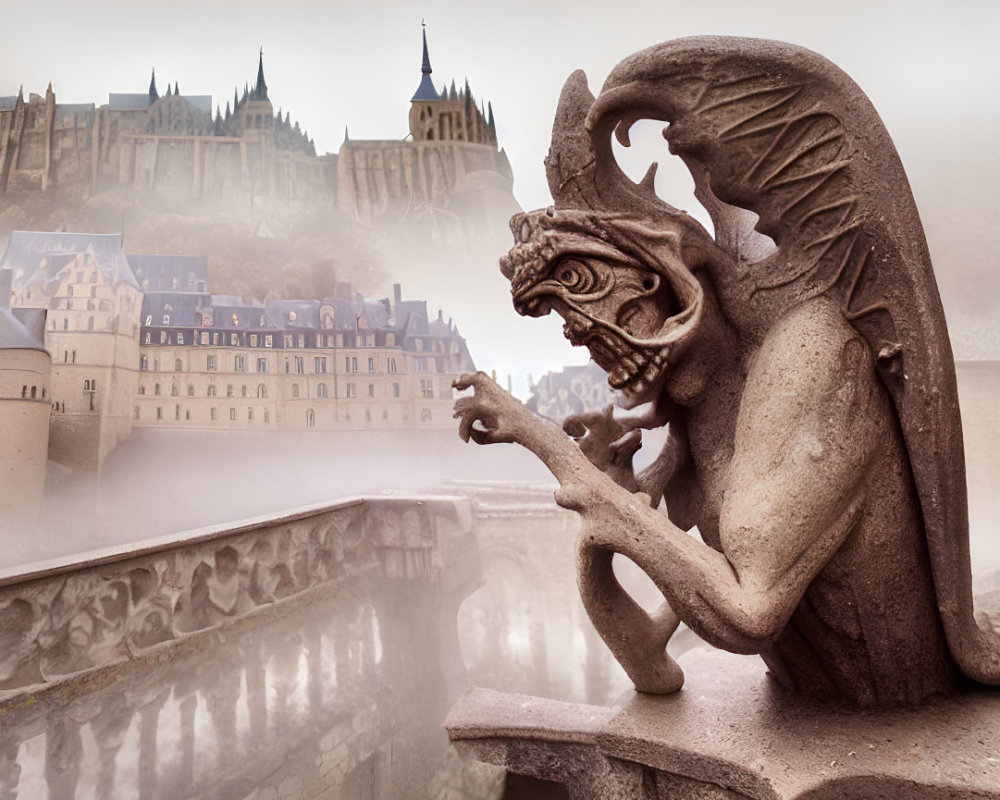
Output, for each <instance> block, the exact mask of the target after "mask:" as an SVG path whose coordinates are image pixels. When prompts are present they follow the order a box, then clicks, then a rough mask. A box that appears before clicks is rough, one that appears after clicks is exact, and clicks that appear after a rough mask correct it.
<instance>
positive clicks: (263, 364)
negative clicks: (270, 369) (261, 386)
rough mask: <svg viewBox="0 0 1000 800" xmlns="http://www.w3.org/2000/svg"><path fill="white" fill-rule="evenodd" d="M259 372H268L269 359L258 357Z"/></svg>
mask: <svg viewBox="0 0 1000 800" xmlns="http://www.w3.org/2000/svg"><path fill="white" fill-rule="evenodd" d="M257 372H267V359H266V358H258V359H257Z"/></svg>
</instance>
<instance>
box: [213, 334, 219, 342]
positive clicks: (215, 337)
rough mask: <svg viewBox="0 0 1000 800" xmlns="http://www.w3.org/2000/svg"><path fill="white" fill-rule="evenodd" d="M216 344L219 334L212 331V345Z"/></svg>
mask: <svg viewBox="0 0 1000 800" xmlns="http://www.w3.org/2000/svg"><path fill="white" fill-rule="evenodd" d="M218 343H219V334H218V332H217V331H213V332H212V344H218Z"/></svg>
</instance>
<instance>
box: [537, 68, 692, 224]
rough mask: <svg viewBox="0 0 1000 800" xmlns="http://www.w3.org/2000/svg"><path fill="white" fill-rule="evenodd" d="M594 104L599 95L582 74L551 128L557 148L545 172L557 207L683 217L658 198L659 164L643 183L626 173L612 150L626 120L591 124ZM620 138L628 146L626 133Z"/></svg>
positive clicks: (570, 81) (573, 78) (568, 86)
mask: <svg viewBox="0 0 1000 800" xmlns="http://www.w3.org/2000/svg"><path fill="white" fill-rule="evenodd" d="M593 105H594V95H593V94H591V92H590V89H589V88H588V87H587V76H586V75H585V74H584V72H583V71H582V70H577V71H576V72H574V73H573V74H572V75H570V76H569V78H567V79H566V83H565V84H563V88H562V93H561V94H560V96H559V106H558V108H557V109H556V116H555V122H554V123H553V125H552V144H551V146H550V147H549V154H548V157H547V158H546V159H545V174H546V176H547V177H548V181H549V190H550V191H551V192H552V199H553V200H554V201H555V207H556V208H557V209H581V208H589V209H592V210H597V209H606V210H613V209H619V210H620V209H621V208H622V207H626V208H628V207H634V206H635V204H636V202H639V203H641V204H646V205H652V206H655V207H657V208H658V209H659V210H660V211H667V212H674V213H679V212H678V211H677V209H675V208H673V207H672V206H669V205H667V204H666V203H664V202H663V201H662V200H660V199H659V198H658V197H657V196H656V193H655V191H654V188H653V177H654V175H655V172H656V170H655V166H656V165H655V164H654V165H653V166H652V167H651V169H650V170H649V172H648V173H647V174H646V177H645V178H644V179H643V181H642V182H641V183H639V184H637V183H634V182H633V181H631V180H630V179H629V178H628V176H627V175H625V173H624V172H622V170H621V168H620V167H619V166H618V162H617V161H616V160H615V156H614V151H613V150H612V148H611V135H612V132H613V131H614V130H615V128H616V127H617V126H618V125H619V122H621V120H620V118H619V119H607V118H606V119H603V120H599V121H598V124H596V125H594V126H588V124H587V120H588V116H589V115H590V113H591V110H592V108H593ZM641 118H642V115H641V114H640V115H637V116H635V117H633V118H632V120H631V122H634V121H635V120H637V119H641ZM631 122H630V124H631ZM619 139H622V140H623V141H622V143H623V144H625V145H626V146H627V145H628V137H627V132H626V133H625V134H624V138H623V136H622V135H620V136H619Z"/></svg>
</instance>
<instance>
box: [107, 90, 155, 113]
mask: <svg viewBox="0 0 1000 800" xmlns="http://www.w3.org/2000/svg"><path fill="white" fill-rule="evenodd" d="M152 104H153V100H152V98H151V97H150V96H149V92H134V93H127V92H112V93H110V94H108V107H109V108H113V109H116V110H118V109H126V108H128V109H133V108H149V106H151V105H152Z"/></svg>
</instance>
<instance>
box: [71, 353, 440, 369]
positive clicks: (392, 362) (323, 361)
mask: <svg viewBox="0 0 1000 800" xmlns="http://www.w3.org/2000/svg"><path fill="white" fill-rule="evenodd" d="M74 352H75V351H74ZM415 363H416V371H417V372H427V367H428V365H427V359H425V358H418V359H415ZM153 366H154V368H158V367H159V362H156V361H154V364H153ZM293 367H294V372H295V374H296V375H304V374H305V371H306V361H305V357H304V356H294V357H293V358H290V359H289V358H286V359H285V374H286V375H287V374H291V373H292V371H293V370H292V368H293ZM326 367H327V358H326V356H314V357H313V372H314V373H315V374H317V375H325V374H326ZM375 367H376V361H375V356H369V357H368V372H369V374H372V375H374V374H375ZM217 369H218V360H217V358H216V356H215V355H207V356H205V370H206V371H207V372H215V371H216V370H217ZM139 370H140V371H141V372H146V371H148V370H149V356H147V355H146V354H144V353H143V354H140V355H139ZM183 371H184V362H183V361H182V360H181V359H179V358H175V359H174V372H183ZM246 371H247V357H246V355H244V354H238V355H235V356H233V372H246ZM385 371H386V372H387V373H389V374H390V375H392V374H395V373H397V372H398V371H399V369H398V367H397V365H396V357H395V356H387V357H386V359H385ZM257 372H258V373H266V372H268V361H267V359H266V358H258V359H257ZM344 372H346V373H351V372H358V358H357V356H344Z"/></svg>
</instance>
